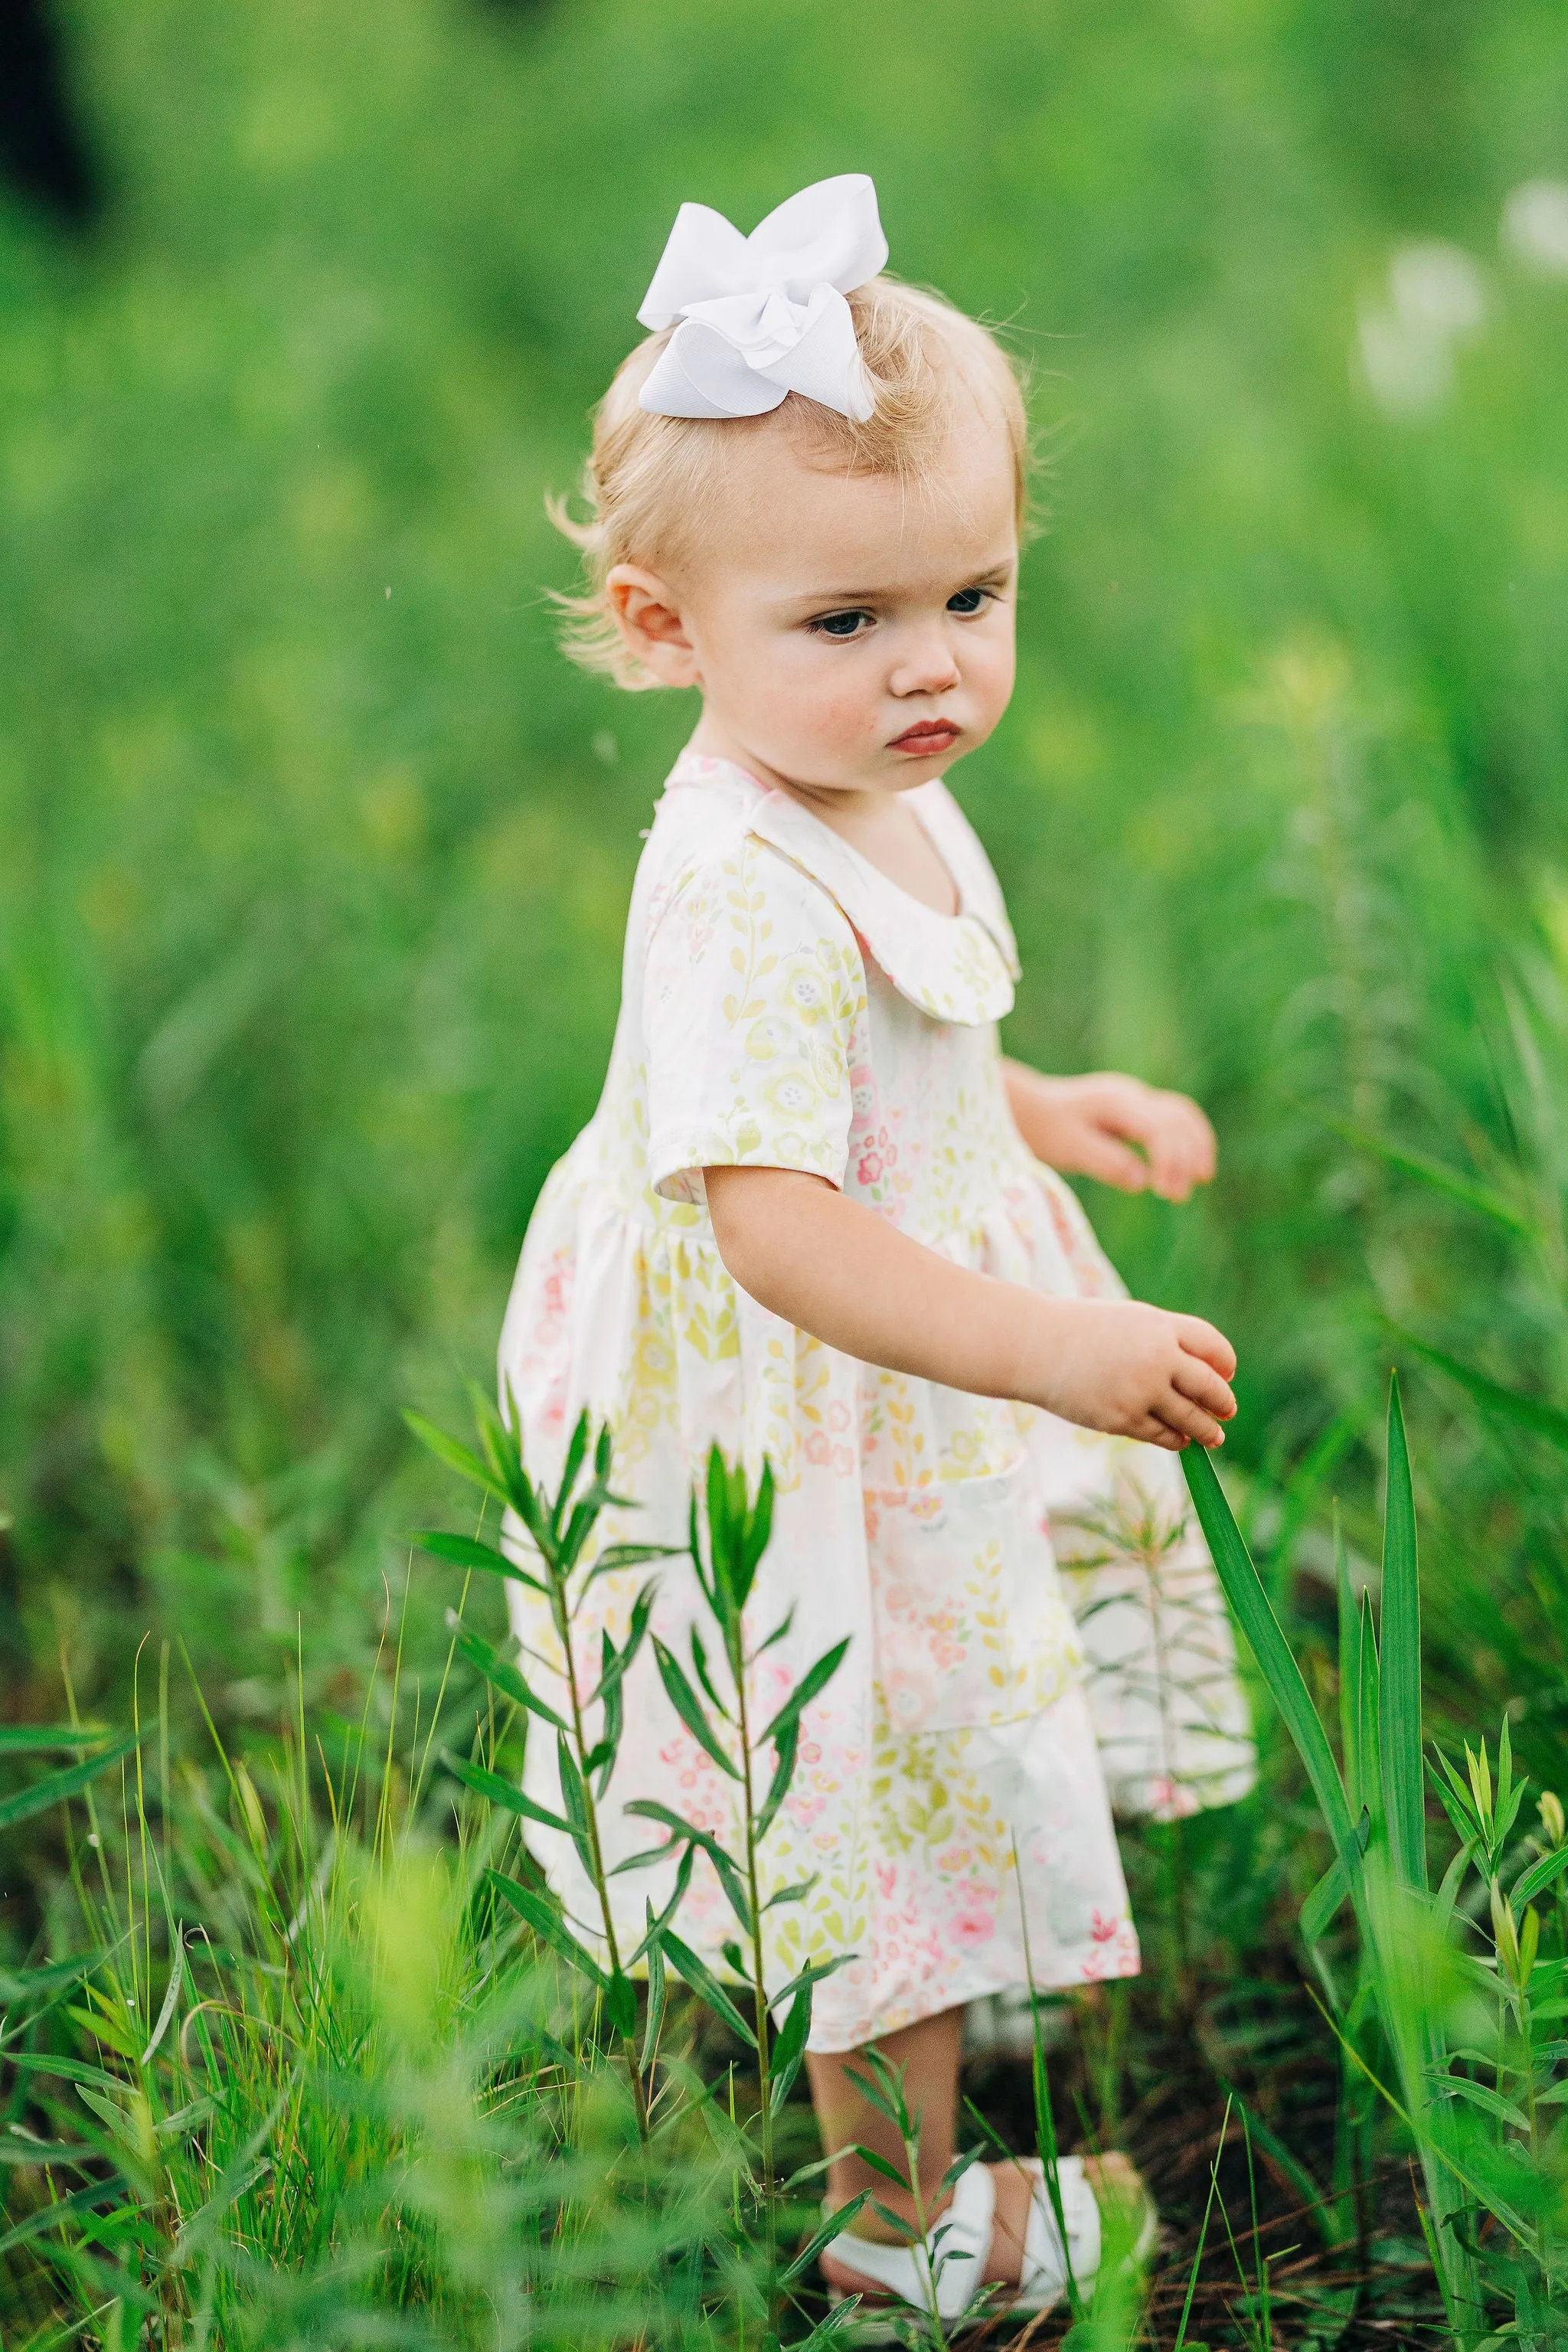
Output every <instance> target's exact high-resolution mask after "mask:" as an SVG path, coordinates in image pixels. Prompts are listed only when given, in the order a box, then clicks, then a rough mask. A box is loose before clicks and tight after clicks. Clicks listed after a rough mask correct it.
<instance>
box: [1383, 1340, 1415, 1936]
mask: <svg viewBox="0 0 1568 2352" xmlns="http://www.w3.org/2000/svg"><path fill="white" fill-rule="evenodd" d="M1379 1630H1380V1632H1381V1634H1382V1641H1381V1643H1380V1656H1379V1665H1380V1670H1381V1685H1380V1695H1379V1707H1378V1731H1379V1744H1380V1748H1381V1751H1382V1753H1381V1762H1382V1771H1383V1806H1384V1816H1385V1818H1386V1820H1387V1823H1388V1845H1389V1852H1390V1853H1391V1854H1392V1856H1393V1859H1394V1870H1395V1873H1396V1874H1397V1875H1398V1877H1399V1879H1400V1880H1401V1882H1402V1883H1403V1884H1404V1885H1406V1886H1413V1887H1416V1888H1418V1889H1420V1890H1422V1891H1425V1889H1426V1818H1425V1809H1424V1806H1423V1802H1422V1800H1423V1795H1424V1791H1425V1778H1426V1776H1425V1774H1424V1772H1423V1770H1422V1748H1423V1742H1422V1737H1421V1589H1420V1576H1419V1571H1418V1569H1417V1564H1416V1547H1415V1488H1414V1486H1413V1485H1412V1483H1411V1477H1410V1449H1409V1446H1408V1444H1407V1443H1406V1441H1405V1414H1404V1412H1403V1411H1402V1409H1401V1406H1400V1402H1399V1375H1398V1373H1397V1372H1394V1373H1391V1374H1390V1376H1389V1382H1388V1502H1387V1508H1386V1511H1385V1514H1384V1533H1383V1607H1382V1616H1381V1623H1380V1628H1379Z"/></svg>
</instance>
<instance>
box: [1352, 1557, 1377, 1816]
mask: <svg viewBox="0 0 1568 2352" xmlns="http://www.w3.org/2000/svg"><path fill="white" fill-rule="evenodd" d="M1380 1686H1381V1672H1380V1668H1379V1665H1378V1657H1377V1622H1376V1620H1375V1618H1374V1617H1373V1608H1372V1595H1371V1593H1370V1592H1368V1591H1364V1590H1363V1593H1362V1596H1361V1610H1360V1612H1359V1616H1358V1621H1357V1626H1356V1725H1357V1728H1356V1752H1357V1755H1358V1756H1359V1758H1360V1760H1361V1791H1360V1794H1361V1801H1362V1803H1363V1805H1364V1806H1365V1807H1366V1809H1367V1811H1369V1812H1373V1813H1376V1815H1377V1816H1378V1818H1379V1819H1380V1820H1381V1819H1382V1817H1383V1765H1382V1761H1381V1759H1382V1753H1383V1748H1382V1737H1381V1734H1380V1733H1379V1730H1378V1718H1379V1714H1380V1710H1381V1705H1382V1701H1381V1697H1380Z"/></svg>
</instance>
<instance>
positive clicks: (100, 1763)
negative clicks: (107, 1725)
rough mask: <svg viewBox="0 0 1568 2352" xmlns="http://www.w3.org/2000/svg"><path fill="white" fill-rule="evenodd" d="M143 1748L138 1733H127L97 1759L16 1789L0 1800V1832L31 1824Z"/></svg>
mask: <svg viewBox="0 0 1568 2352" xmlns="http://www.w3.org/2000/svg"><path fill="white" fill-rule="evenodd" d="M141 1745H142V1738H141V1734H140V1733H139V1732H134V1731H131V1732H127V1733H126V1735H125V1737H124V1738H122V1739H117V1740H116V1741H115V1742H114V1744H113V1746H112V1747H110V1748H103V1749H101V1750H100V1753H99V1754H98V1755H96V1756H88V1757H84V1758H83V1759H82V1761H81V1762H80V1763H79V1764H72V1765H69V1766H68V1768H67V1769H66V1770H65V1771H63V1772H50V1773H47V1774H46V1776H45V1778H44V1779H43V1780H35V1781H34V1783H33V1785H32V1787H31V1788H30V1789H18V1790H17V1791H16V1795H15V1796H11V1797H6V1798H5V1799H4V1800H3V1801H0V1830H8V1829H10V1828H12V1827H13V1825H14V1824H15V1823H16V1822H26V1821H31V1819H32V1817H33V1815H34V1814H35V1813H43V1812H47V1811H48V1809H49V1807H50V1806H51V1805H58V1804H63V1803H64V1801H65V1800H66V1799H67V1798H68V1797H74V1796H77V1795H78V1794H79V1792H80V1790H83V1789H85V1788H86V1787H87V1786H88V1784H89V1781H92V1780H97V1779H98V1777H99V1775H100V1772H107V1771H109V1770H110V1769H112V1767H113V1766H114V1765H116V1764H122V1763H123V1762H124V1760H125V1759H126V1758H127V1757H128V1756H130V1755H132V1753H133V1752H134V1751H135V1749H136V1748H139V1747H140V1746H141Z"/></svg>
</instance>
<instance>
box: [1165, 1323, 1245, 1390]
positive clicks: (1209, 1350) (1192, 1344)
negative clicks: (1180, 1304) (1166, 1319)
mask: <svg viewBox="0 0 1568 2352" xmlns="http://www.w3.org/2000/svg"><path fill="white" fill-rule="evenodd" d="M1176 1337H1177V1339H1179V1340H1180V1341H1181V1343H1182V1346H1183V1347H1184V1349H1186V1351H1187V1353H1188V1355H1189V1356H1201V1357H1202V1358H1203V1360H1204V1362H1205V1364H1212V1365H1213V1366H1214V1368H1215V1371H1216V1372H1217V1373H1218V1374H1219V1376H1220V1378H1221V1380H1222V1381H1229V1380H1234V1379H1235V1377H1236V1349H1234V1348H1233V1347H1232V1346H1231V1344H1230V1341H1229V1340H1228V1339H1226V1336H1225V1333H1224V1332H1223V1331H1216V1330H1215V1327H1214V1325H1213V1324H1212V1323H1205V1321H1204V1318H1203V1317H1202V1316H1201V1315H1178V1316H1177V1318H1176Z"/></svg>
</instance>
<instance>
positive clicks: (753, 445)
mask: <svg viewBox="0 0 1568 2352" xmlns="http://www.w3.org/2000/svg"><path fill="white" fill-rule="evenodd" d="M743 429H744V428H742V430H743ZM1017 567H1018V539H1017V529H1016V520H1015V514H1014V503H1013V468H1012V462H1011V457H1010V453H1009V450H1008V447H1007V443H1006V437H1005V432H1004V430H1003V428H1002V426H1001V425H1000V424H993V423H991V422H990V421H989V420H983V419H981V418H979V417H976V419H975V423H974V425H973V428H972V429H971V430H970V431H968V432H967V433H965V434H963V435H962V436H955V438H954V440H953V443H952V446H951V447H950V448H949V450H948V452H947V454H946V457H945V458H944V459H943V461H942V464H941V465H940V466H939V467H937V468H936V470H935V472H934V475H933V478H932V480H931V484H930V486H929V487H927V486H923V485H915V486H901V485H900V483H899V482H898V481H896V480H894V479H892V478H889V477H887V476H883V475H848V476H847V475H845V474H843V473H842V472H828V471H825V470H823V469H822V468H821V467H814V466H812V465H810V464H809V463H807V462H806V461H805V458H804V457H802V456H801V455H800V454H799V453H798V452H797V449H796V446H795V440H794V436H792V435H791V434H790V433H788V432H787V431H781V430H773V431H763V432H752V433H751V434H748V436H747V438H746V440H745V442H744V443H743V444H742V445H741V446H740V447H739V448H738V449H737V450H736V452H735V457H734V461H733V466H732V470H731V475H730V478H729V479H728V481H727V482H726V485H725V488H724V493H723V499H722V504H721V510H720V513H719V514H718V516H717V517H716V519H715V523H714V527H713V528H712V530H710V534H709V536H708V538H707V540H706V541H705V543H704V546H703V549H702V552H701V555H700V558H699V559H697V560H696V561H694V562H692V563H691V564H690V565H689V566H688V567H686V568H683V569H682V570H681V572H679V574H671V575H670V576H668V577H662V578H661V577H659V576H658V575H657V574H655V573H653V572H647V571H644V570H643V569H641V567H639V566H636V565H630V564H626V565H617V566H616V570H615V571H614V572H612V573H611V574H610V581H609V586H610V591H611V594H612V596H613V598H614V599H615V603H616V612H617V614H618V616H619V618H620V621H621V625H622V627H623V629H624V630H625V631H626V635H627V638H628V641H629V642H630V643H631V645H632V646H633V647H634V650H635V651H636V653H637V656H638V657H639V659H640V660H642V661H643V662H645V663H646V664H647V667H649V668H650V669H652V670H653V671H654V673H655V675H656V676H658V677H659V678H660V679H661V680H662V682H663V683H665V684H667V685H669V686H698V687H700V688H701V690H702V697H703V717H702V724H701V726H700V729H699V730H698V736H697V741H698V745H699V747H700V749H702V750H705V751H713V752H717V753H718V754H720V755H721V756H728V757H731V758H733V759H736V760H737V761H739V762H740V763H741V764H742V765H744V766H746V767H747V768H749V769H750V770H751V771H752V772H762V773H763V778H764V781H767V780H769V779H770V778H771V779H776V780H778V781H779V782H784V783H789V784H796V785H801V786H805V787H806V788H808V789H816V790H819V791H821V790H827V791H843V792H853V793H897V792H903V791H906V790H907V789H908V788H909V787H910V785H911V784H921V783H924V782H927V781H928V780H929V779H930V778H931V777H932V776H940V775H941V774H942V772H943V771H944V770H945V769H946V768H948V767H950V766H951V765H952V761H954V760H956V759H959V758H960V757H962V755H963V753H964V752H965V751H973V749H974V747H975V745H976V744H977V743H983V742H984V740H985V738H986V737H987V736H988V735H989V734H990V732H991V730H992V729H993V728H994V726H995V724H996V722H997V720H998V719H1000V718H1001V716H1002V713H1003V711H1004V710H1005V709H1006V707H1007V701H1008V698H1009V696H1010V695H1011V693H1012V690H1013V671H1014V638H1013V617H1014V599H1015V593H1016V581H1017Z"/></svg>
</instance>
